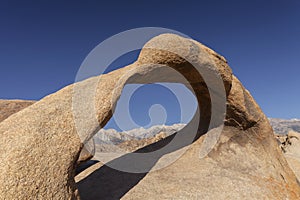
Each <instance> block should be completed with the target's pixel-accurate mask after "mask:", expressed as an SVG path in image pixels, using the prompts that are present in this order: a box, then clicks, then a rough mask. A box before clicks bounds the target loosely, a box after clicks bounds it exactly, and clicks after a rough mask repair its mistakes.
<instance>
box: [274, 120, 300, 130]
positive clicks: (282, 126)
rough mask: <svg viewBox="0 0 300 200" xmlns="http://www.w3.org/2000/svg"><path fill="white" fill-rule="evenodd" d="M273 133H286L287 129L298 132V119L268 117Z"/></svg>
mask: <svg viewBox="0 0 300 200" xmlns="http://www.w3.org/2000/svg"><path fill="white" fill-rule="evenodd" d="M269 121H270V123H271V126H272V127H273V129H274V132H275V133H278V134H287V133H288V132H289V131H296V132H299V133H300V119H277V118H269Z"/></svg>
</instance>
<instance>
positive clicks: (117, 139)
mask: <svg viewBox="0 0 300 200" xmlns="http://www.w3.org/2000/svg"><path fill="white" fill-rule="evenodd" d="M269 121H270V123H271V126H272V127H273V129H274V132H275V133H277V134H287V133H288V132H289V131H296V132H299V133H300V119H278V118H269ZM184 126H185V124H173V125H170V126H167V125H155V126H152V127H150V128H148V129H145V128H143V127H141V128H136V129H132V130H129V131H123V132H118V131H117V130H115V129H101V130H100V131H99V132H98V133H97V134H96V135H95V136H94V140H95V143H96V144H115V145H118V144H121V143H123V142H125V141H130V140H143V139H149V138H153V137H155V136H156V135H157V134H159V133H164V135H165V136H169V135H171V134H173V133H175V132H177V131H179V130H181V129H182V128H183V127H184Z"/></svg>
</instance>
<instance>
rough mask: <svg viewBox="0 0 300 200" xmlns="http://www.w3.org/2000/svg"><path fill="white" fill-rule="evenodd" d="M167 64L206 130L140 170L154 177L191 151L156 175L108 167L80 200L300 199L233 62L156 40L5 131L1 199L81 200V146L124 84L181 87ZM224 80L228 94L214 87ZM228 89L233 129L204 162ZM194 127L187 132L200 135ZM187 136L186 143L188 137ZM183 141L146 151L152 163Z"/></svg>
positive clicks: (0, 130) (85, 183) (178, 40)
mask: <svg viewBox="0 0 300 200" xmlns="http://www.w3.org/2000/svg"><path fill="white" fill-rule="evenodd" d="M172 52H173V53H172ZM178 55H180V56H178ZM187 60H188V61H187ZM191 63H192V64H193V65H194V66H195V65H196V67H200V71H201V70H202V71H201V72H202V73H205V74H202V75H201V74H199V73H198V72H197V70H196V69H195V67H194V66H193V65H191ZM165 65H167V66H169V67H171V68H172V69H175V70H176V71H178V72H180V73H181V74H182V75H183V76H184V77H186V79H187V80H188V83H187V82H184V81H182V82H183V83H184V84H186V85H187V87H188V88H190V89H191V88H192V89H193V90H194V93H195V95H196V97H197V100H198V105H199V107H200V110H201V115H200V122H199V128H198V131H196V132H195V133H191V132H189V131H185V132H184V131H181V132H179V133H178V134H176V137H177V136H178V137H179V138H180V140H179V142H177V143H176V144H175V145H174V146H172V147H171V148H169V149H168V150H166V151H162V152H161V153H159V154H155V155H154V156H152V157H149V160H147V162H146V163H142V164H145V167H149V169H151V167H153V168H154V167H156V166H157V165H159V164H160V163H161V162H163V159H164V157H168V156H169V155H170V154H173V153H174V152H175V153H176V152H177V151H181V150H182V149H185V148H188V147H190V148H189V149H188V150H187V152H185V153H184V154H183V155H182V156H181V157H180V158H179V159H178V160H176V162H174V163H172V164H171V165H168V166H167V167H165V168H162V169H159V170H157V171H152V172H149V173H129V172H122V171H118V170H114V169H112V168H109V167H107V166H102V167H100V168H98V169H97V170H96V171H94V172H93V173H92V174H90V175H89V176H88V177H86V178H84V179H81V181H79V182H78V187H79V193H80V195H81V198H82V199H119V198H124V199H191V198H199V199H299V198H300V186H299V184H298V182H297V179H296V176H295V174H294V173H293V172H292V170H291V169H290V168H289V166H288V163H287V161H286V160H285V158H284V157H283V155H282V153H281V152H280V149H279V147H278V145H277V142H276V140H275V138H274V137H273V133H272V128H271V126H270V124H269V122H268V119H267V118H266V117H265V115H264V114H263V113H262V111H261V110H260V108H259V106H258V105H257V104H256V103H255V101H254V100H253V98H252V97H251V95H250V93H249V92H248V91H247V90H246V89H245V88H244V87H243V86H242V84H241V83H240V82H239V80H238V79H237V78H236V77H235V76H234V75H232V72H231V69H230V68H229V66H228V65H227V63H226V60H225V59H224V58H223V57H222V56H220V55H218V54H217V53H215V52H214V51H212V50H210V49H208V48H207V47H205V46H203V45H202V44H200V43H198V42H196V41H193V40H190V39H185V38H182V37H179V36H176V35H171V34H164V35H160V36H158V37H155V38H153V39H152V40H151V41H149V42H148V43H147V44H146V45H145V47H144V48H143V49H142V51H141V53H140V56H139V58H138V60H137V61H136V62H135V63H133V64H132V65H129V66H127V67H124V68H122V69H119V70H116V71H113V72H111V73H109V74H106V75H102V76H100V77H93V78H90V79H87V80H85V81H82V82H79V83H76V84H74V85H70V86H67V87H65V88H64V89H62V90H60V91H58V92H56V93H54V94H52V95H49V96H47V97H45V98H43V99H42V100H40V101H39V102H37V103H35V104H33V105H32V106H30V107H28V108H27V109H24V110H22V111H20V112H18V113H16V114H14V115H12V116H10V117H9V118H7V119H6V120H5V121H3V122H2V123H0V135H1V141H0V146H1V154H0V160H1V162H0V198H2V199H71V198H73V199H75V198H79V195H78V191H77V190H76V185H75V181H74V169H75V165H76V161H77V158H78V156H79V152H80V151H81V148H82V141H88V140H89V139H90V138H91V137H92V135H93V134H95V133H96V132H97V131H98V130H99V126H104V124H105V123H106V122H107V121H108V120H109V119H110V117H111V115H112V110H113V108H114V106H115V104H116V101H117V99H118V98H119V96H120V94H121V91H122V88H123V86H124V85H125V84H128V83H152V82H162V81H165V82H173V81H176V82H178V81H179V80H178V77H176V76H174V75H173V74H172V73H171V72H170V70H169V69H170V68H168V67H166V66H165ZM204 75H205V76H204ZM218 76H220V77H221V81H222V85H220V84H217V82H216V81H217V79H216V77H218ZM207 81H208V82H209V84H208V83H207ZM223 85H224V91H225V95H226V98H227V104H226V105H227V112H226V118H225V126H224V129H223V130H222V133H221V137H220V139H219V140H218V142H217V145H215V146H214V148H213V149H212V151H210V153H209V154H208V155H206V156H205V157H204V158H199V151H201V150H200V149H199V148H200V146H201V145H202V144H205V141H206V140H205V138H209V136H210V135H213V134H214V133H215V132H217V131H218V128H217V127H218V126H220V125H221V123H220V122H222V120H223V117H224V116H223V115H222V114H219V115H217V116H215V115H214V109H211V108H212V105H215V104H216V105H217V108H216V110H221V112H222V106H223V105H222V87H223ZM220 91H221V92H220ZM74 96H75V97H74ZM87 97H93V99H94V101H87V100H89V99H86V98H87ZM74 98H75V99H74ZM224 114H225V113H224ZM95 118H96V120H95ZM211 118H213V119H211ZM194 120H195V121H197V118H194V119H193V120H192V122H194ZM192 122H191V123H190V124H188V125H187V126H186V127H185V130H190V129H191V128H194V126H195V124H193V123H192ZM210 122H213V124H212V125H211V124H210ZM197 125H198V124H197ZM183 132H184V133H185V135H183V134H180V133H183ZM196 133H197V135H196V138H195V142H194V143H192V144H191V145H189V143H190V141H189V140H188V139H187V138H191V137H193V134H196ZM176 137H175V136H169V137H167V138H165V139H162V140H160V141H158V142H156V143H154V144H151V145H148V146H146V147H144V148H142V149H139V150H138V152H139V153H144V154H143V155H145V153H147V152H151V151H154V150H157V149H160V147H162V146H164V145H166V144H167V143H168V142H170V141H171V140H172V139H173V138H174V140H175V139H176ZM175 141H176V140H175ZM131 155H132V154H129V155H124V156H122V157H120V158H117V159H116V160H113V161H111V162H112V163H107V164H114V163H116V164H124V166H129V167H135V166H136V165H139V164H141V163H140V162H139V160H136V161H135V162H128V158H130V157H131Z"/></svg>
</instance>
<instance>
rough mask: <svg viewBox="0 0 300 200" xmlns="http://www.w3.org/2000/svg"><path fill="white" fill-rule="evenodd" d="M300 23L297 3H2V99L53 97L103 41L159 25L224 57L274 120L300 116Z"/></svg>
mask: <svg viewBox="0 0 300 200" xmlns="http://www.w3.org/2000/svg"><path fill="white" fill-rule="evenodd" d="M299 24H300V1H298V0H272V1H256V0H251V1H241V0H235V1H232V0H228V1H221V0H220V1H214V0H212V1H201V0H200V1H168V0H166V1H137V0H134V1H133V0H128V1H109V2H108V3H103V2H102V1H63V2H62V1H1V5H0V26H1V31H0V66H1V73H0V81H1V84H0V98H4V99H15V98H17V99H40V98H42V97H43V96H45V95H47V94H49V93H53V92H55V91H57V90H58V89H60V88H62V87H64V86H66V85H68V84H71V83H73V82H74V79H75V76H76V72H77V70H78V68H79V67H80V65H81V63H82V61H83V59H84V58H85V57H86V55H87V54H88V53H89V52H90V51H91V50H92V49H93V48H94V47H95V46H96V45H98V44H99V43H100V42H101V41H103V40H105V39H106V38H108V37H110V36H112V35H114V34H117V33H119V32H121V31H125V30H127V29H131V28H137V27H145V26H154V27H165V28H170V29H174V30H178V31H180V32H182V33H184V34H187V35H189V36H191V37H192V38H194V39H196V40H198V41H200V42H202V43H204V44H206V45H207V46H209V47H211V48H212V49H214V50H215V51H217V52H219V53H220V54H222V55H223V56H225V57H226V58H227V60H228V61H229V64H230V66H231V67H232V69H233V72H234V74H235V75H236V76H237V77H238V78H239V79H240V80H241V81H242V83H243V84H244V85H245V87H246V88H247V89H248V90H249V91H250V92H251V93H252V95H253V96H254V98H255V99H256V100H257V102H258V103H259V105H260V106H261V107H262V109H263V110H264V112H265V113H266V114H267V116H268V117H280V118H300V107H299V104H300V103H299V99H300V92H299V86H300V79H299V73H300V60H299V58H300V26H299ZM135 57H136V55H131V56H127V57H125V58H123V59H121V60H120V61H118V62H116V63H115V67H119V66H122V65H123V64H127V63H130V62H131V61H133V60H134V58H135ZM144 89H145V90H147V88H144ZM150 90H151V89H150ZM150 90H149V91H150ZM149 91H148V92H149ZM152 93H154V94H155V92H149V94H152ZM136 98H137V99H139V97H136ZM162 99H164V98H162ZM148 103H153V102H148ZM161 103H162V104H165V102H161ZM175 104H176V102H175V101H174V105H175ZM172 105H173V104H172ZM141 109H144V108H141ZM133 115H134V114H133ZM136 116H137V118H138V119H139V118H141V117H140V116H138V115H136ZM177 118H178V116H177V117H174V118H173V119H171V121H169V122H172V121H174V122H176V120H177ZM145 120H146V121H145ZM145 120H141V121H140V122H139V123H141V124H142V125H145V124H147V119H145Z"/></svg>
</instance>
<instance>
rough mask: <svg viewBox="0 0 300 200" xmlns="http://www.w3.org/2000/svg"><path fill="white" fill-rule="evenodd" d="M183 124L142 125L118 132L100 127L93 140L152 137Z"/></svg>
mask: <svg viewBox="0 0 300 200" xmlns="http://www.w3.org/2000/svg"><path fill="white" fill-rule="evenodd" d="M184 126H185V124H173V125H170V126H167V125H155V126H152V127H150V128H148V129H145V128H143V127H141V128H136V129H132V130H129V131H123V132H118V131H117V130H115V129H101V130H100V131H99V132H98V133H97V134H96V135H95V136H94V141H95V143H96V144H120V143H122V142H125V141H129V140H142V139H148V138H153V137H155V136H156V135H157V134H159V133H164V135H165V136H169V135H171V134H173V133H175V132H177V131H179V130H181V129H182V128H183V127H184Z"/></svg>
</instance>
